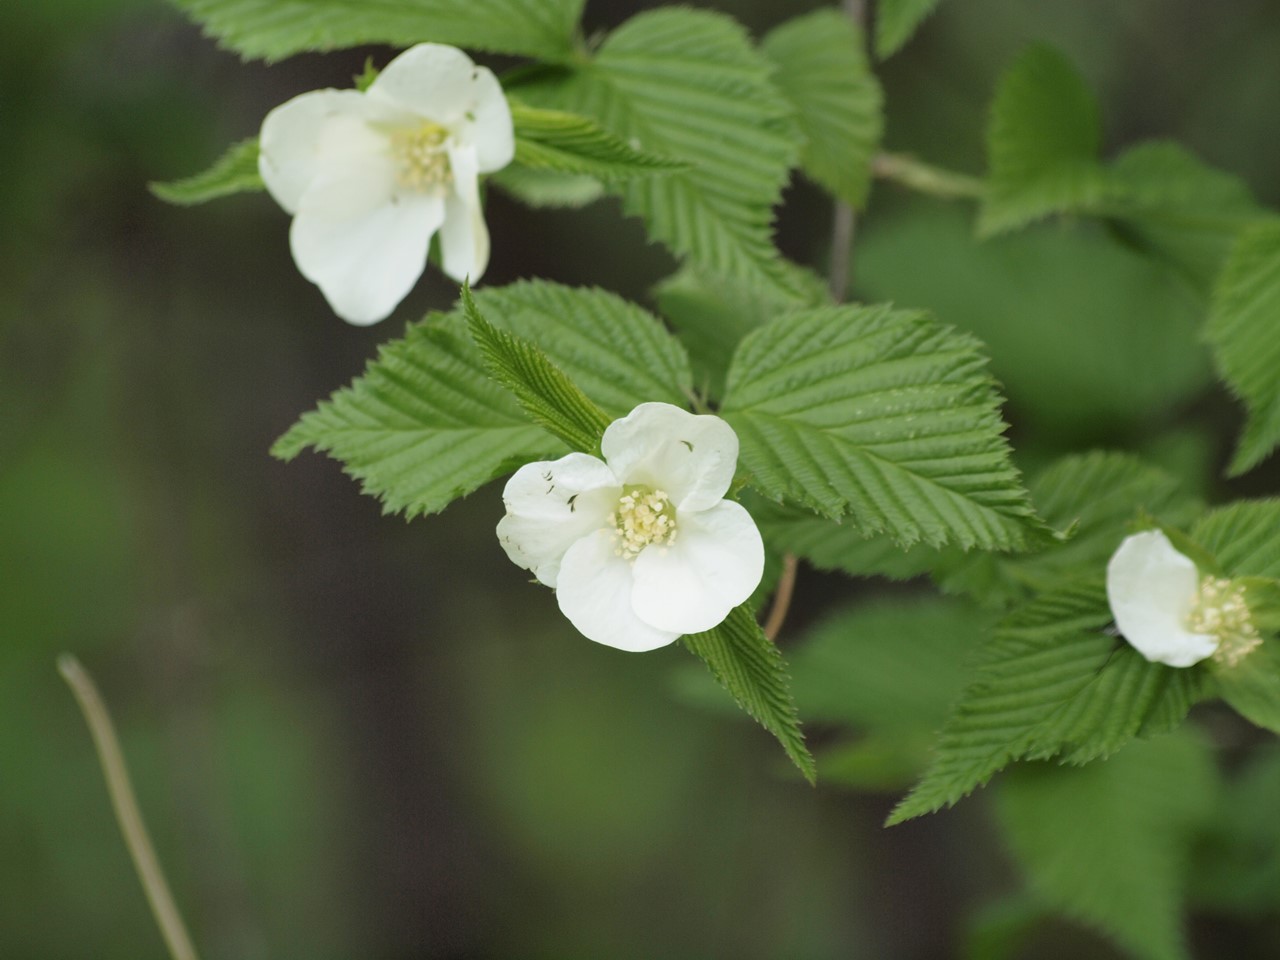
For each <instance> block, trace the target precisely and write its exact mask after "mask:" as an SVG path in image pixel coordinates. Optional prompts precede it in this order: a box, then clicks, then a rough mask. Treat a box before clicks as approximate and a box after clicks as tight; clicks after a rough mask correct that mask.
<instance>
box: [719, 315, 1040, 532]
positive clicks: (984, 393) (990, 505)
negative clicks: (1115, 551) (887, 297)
mask: <svg viewBox="0 0 1280 960" xmlns="http://www.w3.org/2000/svg"><path fill="white" fill-rule="evenodd" d="M985 367H986V358H985V357H984V356H983V355H982V352H981V349H980V345H979V343H978V342H977V341H976V340H974V339H973V338H972V337H968V336H966V335H964V334H961V333H958V332H956V331H955V330H952V329H951V328H949V327H945V326H943V325H942V324H940V323H938V322H937V321H935V320H933V319H932V318H930V317H928V316H926V315H925V314H923V313H916V312H906V311H897V310H892V309H890V308H888V307H884V306H875V307H831V308H826V309H819V310H806V311H800V312H797V313H793V314H790V315H788V316H784V317H781V318H779V319H778V320H775V321H774V322H772V323H770V324H768V325H767V326H765V327H762V328H761V329H759V330H757V331H755V332H754V333H752V334H750V335H749V336H748V337H747V338H746V339H745V340H743V341H742V344H741V346H740V347H739V348H738V351H737V353H736V354H735V355H734V359H733V366H732V367H731V369H730V371H729V377H728V387H727V393H726V397H725V401H724V404H723V406H722V409H721V414H722V416H724V418H725V419H726V420H728V421H729V423H730V424H731V425H732V426H733V428H734V429H735V430H736V431H737V433H738V437H739V440H740V441H741V444H742V451H741V463H742V465H743V468H744V469H745V470H746V471H747V472H748V473H749V474H750V479H751V482H752V483H753V484H754V485H755V486H757V487H758V488H759V489H760V490H761V491H763V492H764V493H765V494H767V495H768V496H770V497H773V498H774V499H779V500H781V499H786V500H790V501H792V502H796V503H801V504H804V505H805V506H808V507H810V508H811V509H814V510H815V511H817V512H820V513H822V514H824V515H826V516H829V517H832V518H837V517H842V518H843V520H844V522H845V523H847V524H850V525H852V526H853V527H856V528H857V529H858V530H860V531H861V532H862V533H863V534H864V535H867V536H869V535H872V534H876V533H882V532H883V533H888V534H889V535H890V536H892V537H893V538H894V539H895V540H897V541H898V542H900V543H902V544H911V543H914V542H917V541H923V542H925V543H930V544H934V545H939V544H942V543H946V542H954V543H957V544H959V545H960V546H963V547H972V546H982V547H987V548H995V549H1016V548H1019V547H1022V546H1024V545H1025V544H1027V543H1028V542H1029V540H1030V539H1034V538H1033V537H1029V536H1028V533H1029V531H1033V530H1037V531H1038V530H1039V529H1040V528H1039V527H1038V523H1039V521H1037V520H1036V518H1035V516H1034V514H1033V512H1032V509H1031V505H1030V502H1029V500H1028V497H1027V492H1026V491H1025V490H1024V489H1023V488H1022V485H1021V484H1020V482H1019V478H1018V472H1017V470H1015V469H1014V467H1013V465H1012V464H1011V462H1010V460H1009V448H1008V444H1007V443H1006V442H1005V440H1004V437H1003V435H1002V434H1003V431H1004V423H1003V422H1002V421H1001V419H1000V414H999V406H1000V397H999V395H998V393H997V392H996V389H995V384H994V382H993V381H992V380H991V378H990V376H989V375H988V374H987V372H986V370H985Z"/></svg>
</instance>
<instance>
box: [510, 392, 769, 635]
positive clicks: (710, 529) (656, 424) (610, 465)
mask: <svg viewBox="0 0 1280 960" xmlns="http://www.w3.org/2000/svg"><path fill="white" fill-rule="evenodd" d="M600 450H601V453H603V454H604V460H603V461H601V460H599V459H597V458H596V457H592V456H588V455H587V454H585V453H571V454H569V455H568V456H566V457H561V458H560V459H559V460H555V461H545V462H540V463H530V464H526V465H525V466H523V467H521V468H520V469H519V470H517V471H516V473H515V475H514V476H513V477H512V478H511V480H510V481H509V482H508V483H507V486H506V489H505V490H504V491H503V493H502V499H503V502H504V503H505V504H506V508H507V515H506V516H505V517H503V518H502V520H501V521H499V523H498V539H499V541H500V542H501V543H502V546H503V549H505V550H506V552H507V556H509V557H510V558H511V560H512V562H514V563H515V564H517V565H518V566H521V567H524V568H525V569H526V570H531V571H533V573H534V575H535V576H536V577H537V578H538V579H539V580H540V581H542V582H543V583H545V584H546V585H547V586H549V587H554V588H555V591H556V598H557V599H558V601H559V603H560V609H561V610H562V611H563V612H564V615H565V616H566V617H568V618H569V621H570V622H571V623H572V624H573V625H574V626H575V627H577V628H578V630H580V631H581V632H582V633H583V634H584V635H585V636H586V637H588V638H589V639H591V640H595V641H597V642H598V643H603V644H607V645H608V646H611V647H617V648H618V649H620V650H632V651H640V650H652V649H654V648H656V647H661V646H665V645H666V644H669V643H671V642H672V641H674V640H675V639H676V638H677V637H679V636H681V635H682V634H686V633H698V632H700V631H702V630H710V629H711V628H712V627H714V626H716V625H717V624H718V623H720V621H722V620H723V619H724V618H725V617H726V616H728V614H729V611H730V610H732V609H733V608H734V607H736V606H737V605H738V604H740V603H742V602H743V601H744V600H746V599H747V598H748V597H749V596H751V592H752V591H753V590H755V588H756V586H757V585H758V584H759V583H760V578H761V576H762V575H763V573H764V544H763V542H762V541H761V539H760V531H759V530H757V529H756V525H755V521H754V520H752V519H751V515H750V514H748V513H747V511H746V510H745V509H744V508H743V507H742V506H741V505H740V504H738V503H735V502H733V501H732V500H725V499H724V495H725V493H727V492H728V490H729V484H730V483H732V482H733V475H734V472H735V471H736V469H737V465H738V437H737V434H735V433H734V432H733V428H732V427H730V426H729V425H728V424H727V423H725V422H724V421H723V420H721V419H720V418H719V417H713V416H695V415H694V414H692V413H688V412H687V411H685V410H681V409H680V408H679V407H674V406H672V405H671V404H667V403H642V404H641V405H640V406H638V407H636V408H635V409H634V410H632V411H631V413H629V414H627V416H625V417H623V418H622V419H621V420H615V421H614V422H613V423H611V424H610V425H609V427H608V429H606V430H605V432H604V438H603V439H602V440H601V442H600Z"/></svg>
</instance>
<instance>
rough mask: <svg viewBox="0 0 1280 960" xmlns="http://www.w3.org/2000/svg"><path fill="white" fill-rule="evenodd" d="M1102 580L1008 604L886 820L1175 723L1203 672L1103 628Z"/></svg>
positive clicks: (1095, 754) (1196, 692) (1109, 749)
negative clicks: (999, 775)
mask: <svg viewBox="0 0 1280 960" xmlns="http://www.w3.org/2000/svg"><path fill="white" fill-rule="evenodd" d="M1110 621H1111V611H1110V609H1109V608H1108V606H1107V600H1106V594H1105V591H1104V590H1103V588H1102V586H1101V583H1095V582H1088V581H1086V582H1075V583H1069V584H1067V585H1064V586H1063V587H1061V588H1059V589H1058V590H1057V591H1056V592H1054V593H1050V594H1045V595H1042V596H1040V597H1037V598H1036V599H1035V600H1033V601H1032V602H1031V603H1029V604H1027V605H1026V606H1024V607H1022V608H1020V609H1018V610H1016V611H1014V612H1013V613H1012V614H1010V615H1009V617H1008V618H1006V620H1005V621H1004V622H1003V623H1002V624H1001V625H1000V626H999V628H998V629H997V630H996V631H995V633H994V635H993V636H992V637H991V639H990V640H989V641H988V643H987V644H986V646H985V649H984V652H983V660H982V663H981V666H980V668H979V671H978V674H977V677H976V678H975V680H974V681H973V683H972V684H971V685H970V686H969V687H968V688H967V689H966V690H965V692H964V693H963V695H962V696H961V698H960V700H959V702H958V703H957V704H956V707H955V709H954V711H953V712H952V714H951V717H950V718H949V719H948V721H947V723H946V726H945V727H943V730H942V734H941V737H940V740H939V744H938V752H937V757H936V759H935V760H934V762H933V764H932V765H931V766H930V768H929V770H928V771H927V772H926V773H925V775H924V778H923V779H922V780H921V781H920V783H919V784H918V785H917V786H916V788H915V789H914V790H913V791H912V792H911V794H910V795H909V796H908V797H907V798H906V799H905V800H903V801H902V802H901V803H900V804H899V805H898V807H897V808H896V809H895V810H894V811H893V813H892V814H891V815H890V817H889V823H890V824H893V823H900V822H902V821H903V820H909V819H910V818H912V817H915V816H919V815H920V814H923V813H929V812H931V811H934V810H937V809H939V808H941V807H942V806H944V805H945V806H950V805H952V804H954V803H956V802H957V801H958V800H960V799H961V798H962V797H964V796H965V795H966V794H968V793H969V792H970V791H972V790H973V789H974V788H975V787H978V786H980V785H982V784H984V783H986V781H987V780H988V779H989V778H990V777H991V775H992V774H994V773H996V772H997V771H998V770H1000V769H1001V768H1003V767H1004V766H1006V765H1007V764H1008V763H1010V762H1011V761H1013V760H1017V759H1020V758H1023V757H1029V758H1032V759H1047V758H1050V757H1055V756H1056V757H1060V758H1062V759H1064V760H1067V761H1070V762H1074V763H1084V762H1086V761H1088V760H1092V759H1097V758H1099V757H1104V756H1107V755H1108V754H1110V753H1113V752H1115V751H1116V750H1118V749H1119V748H1120V747H1121V746H1123V745H1124V744H1126V743H1128V742H1129V741H1130V740H1132V739H1133V738H1134V737H1138V736H1153V735H1155V734H1157V733H1161V732H1164V731H1166V730H1168V729H1171V728H1172V727H1173V726H1176V725H1177V723H1179V722H1180V721H1181V720H1182V718H1183V717H1184V716H1185V715H1186V713H1187V710H1189V709H1190V707H1191V704H1192V703H1194V702H1195V701H1196V699H1198V698H1199V696H1200V695H1201V686H1202V683H1203V673H1202V671H1200V670H1197V669H1185V670H1179V669H1175V668H1172V667H1166V666H1163V665H1161V664H1157V663H1150V662H1148V661H1147V660H1145V659H1143V658H1142V656H1141V655H1140V654H1138V653H1137V652H1136V651H1135V650H1133V649H1132V648H1131V647H1129V646H1128V645H1127V644H1125V643H1123V642H1122V641H1119V640H1117V639H1116V638H1115V637H1114V636H1112V635H1111V634H1109V633H1108V632H1106V631H1105V630H1104V629H1103V628H1104V627H1105V626H1106V625H1107V624H1109V623H1110Z"/></svg>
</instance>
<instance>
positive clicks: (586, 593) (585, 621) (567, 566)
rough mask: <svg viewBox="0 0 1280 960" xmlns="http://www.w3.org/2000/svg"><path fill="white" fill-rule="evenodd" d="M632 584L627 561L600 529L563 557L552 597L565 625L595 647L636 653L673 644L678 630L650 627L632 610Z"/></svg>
mask: <svg viewBox="0 0 1280 960" xmlns="http://www.w3.org/2000/svg"><path fill="white" fill-rule="evenodd" d="M633 583H634V581H633V578H632V575H631V564H630V562H628V561H627V560H624V559H623V558H622V557H619V556H616V555H615V554H614V543H613V537H612V534H611V532H610V531H608V530H599V531H597V532H595V533H592V534H589V535H587V536H585V537H583V538H582V539H581V540H579V541H578V542H577V543H575V544H574V545H573V546H571V547H570V548H569V551H568V552H567V553H566V554H565V555H564V560H563V561H562V562H561V565H560V583H559V585H558V586H557V587H556V599H557V600H559V602H560V610H561V611H562V612H563V613H564V615H565V616H566V617H568V618H569V622H570V623H572V624H573V625H574V626H575V627H577V628H578V630H579V631H580V632H581V633H582V635H583V636H585V637H586V638H587V639H588V640H594V641H596V643H603V644H605V645H606V646H610V647H616V648H617V649H619V650H629V651H631V652H633V653H640V652H642V651H645V650H655V649H657V648H658V647H665V646H666V645H667V644H669V643H672V642H674V641H675V640H676V638H677V637H679V636H680V633H679V632H678V631H667V630H660V629H658V628H656V627H653V626H650V625H649V624H647V623H645V622H644V621H643V620H641V619H640V618H639V617H638V616H636V614H635V612H634V611H633V610H632V609H631V590H632V586H633Z"/></svg>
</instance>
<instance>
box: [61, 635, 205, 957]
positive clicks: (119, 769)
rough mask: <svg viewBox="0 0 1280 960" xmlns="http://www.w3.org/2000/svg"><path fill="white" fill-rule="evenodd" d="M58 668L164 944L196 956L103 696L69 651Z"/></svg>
mask: <svg viewBox="0 0 1280 960" xmlns="http://www.w3.org/2000/svg"><path fill="white" fill-rule="evenodd" d="M58 672H59V673H61V674H62V679H64V680H66V681H67V685H68V686H70V687H71V692H72V693H74V694H75V697H76V701H77V702H78V703H79V704H80V710H81V711H82V712H83V713H84V719H85V722H86V723H88V724H89V733H90V734H92V736H93V745H94V747H95V748H96V749H97V751H98V760H99V762H100V763H101V764H102V773H103V775H104V776H105V777H106V781H107V793H109V794H110V795H111V806H112V807H113V808H114V809H115V814H116V822H117V823H118V824H119V825H120V832H121V833H122V834H123V835H124V842H125V845H126V846H127V847H128V848H129V855H130V856H132V857H133V865H134V867H135V868H136V869H137V871H138V879H139V880H141V881H142V889H143V891H144V892H145V893H146V895H147V902H148V903H150V904H151V913H152V915H153V916H154V917H155V919H156V923H157V925H159V927H160V933H161V935H163V937H164V942H165V944H166V945H167V946H168V947H169V955H170V956H171V957H173V960H199V956H198V955H197V954H196V949H195V947H194V946H192V945H191V937H190V936H189V935H188V934H187V928H186V926H185V925H184V924H183V922H182V916H181V915H180V914H179V913H178V908H177V906H176V905H175V904H174V902H173V894H172V893H170V892H169V884H168V883H167V882H166V881H165V878H164V871H162V870H161V869H160V861H159V860H158V859H157V858H156V851H155V848H154V847H153V846H152V845H151V838H150V836H148V834H147V827H146V824H145V823H143V820H142V814H141V812H140V811H139V810H138V799H137V797H135V796H134V793H133V785H132V784H131V783H130V782H129V771H128V769H127V768H126V767H125V763H124V754H123V753H122V752H121V750H120V741H119V740H118V739H117V738H116V731H115V727H114V726H113V725H112V723H111V715H110V714H109V713H108V712H107V706H106V704H105V703H103V702H102V696H101V695H100V694H99V693H98V688H97V686H96V685H95V684H94V682H93V678H92V677H90V676H89V672H88V671H87V670H85V668H84V667H82V666H81V665H80V661H79V660H77V659H76V658H75V657H73V656H71V654H69V653H64V654H63V655H62V656H60V657H59V658H58Z"/></svg>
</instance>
